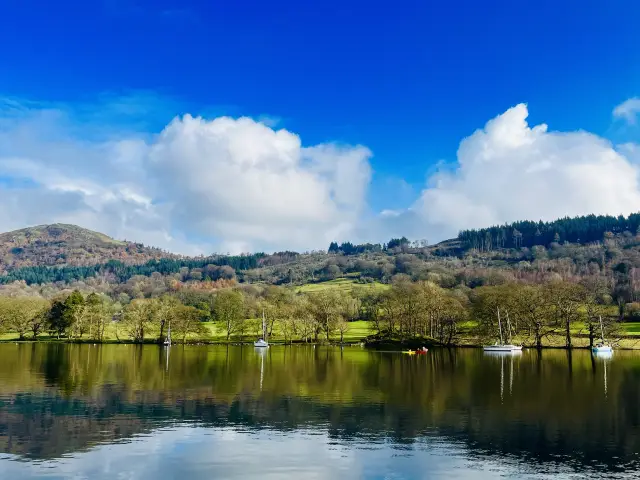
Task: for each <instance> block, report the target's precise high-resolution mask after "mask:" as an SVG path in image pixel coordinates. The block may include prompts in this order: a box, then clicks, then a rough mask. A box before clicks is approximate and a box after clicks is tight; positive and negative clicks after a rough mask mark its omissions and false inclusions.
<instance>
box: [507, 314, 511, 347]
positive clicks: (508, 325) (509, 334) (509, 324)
mask: <svg viewBox="0 0 640 480" xmlns="http://www.w3.org/2000/svg"><path fill="white" fill-rule="evenodd" d="M507 333H508V335H507V337H508V340H507V341H508V342H509V343H511V322H510V321H509V310H507Z"/></svg>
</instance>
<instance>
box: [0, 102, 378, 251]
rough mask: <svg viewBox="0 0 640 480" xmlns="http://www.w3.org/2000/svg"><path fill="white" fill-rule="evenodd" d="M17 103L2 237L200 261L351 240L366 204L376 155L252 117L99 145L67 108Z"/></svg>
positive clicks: (2, 152) (5, 162) (4, 159)
mask: <svg viewBox="0 0 640 480" xmlns="http://www.w3.org/2000/svg"><path fill="white" fill-rule="evenodd" d="M11 107H12V110H11V120H12V121H11V122H0V180H2V179H3V178H4V179H5V182H2V183H0V201H2V203H3V206H5V208H3V212H2V213H0V231H6V230H9V229H13V228H20V227H23V226H26V225H30V224H38V223H53V222H66V223H77V224H79V225H81V226H84V227H87V228H92V229H95V230H99V231H102V232H105V233H107V234H109V235H112V236H115V237H117V238H127V239H130V240H137V241H142V242H145V243H147V244H151V245H157V246H161V247H164V248H167V249H171V250H173V251H179V252H182V253H190V254H193V253H208V252H211V251H212V250H218V251H231V252H236V253H237V252H239V251H240V249H242V250H245V251H246V250H256V249H266V250H278V249H285V248H295V249H300V250H304V249H308V248H324V247H326V245H327V244H328V243H329V241H330V240H332V239H333V238H336V237H342V238H346V237H348V236H349V235H350V232H351V230H352V229H353V228H354V226H355V224H356V222H357V220H358V218H359V215H360V212H361V211H362V209H363V208H364V207H365V201H364V199H365V195H366V190H367V186H368V184H369V179H370V175H371V172H370V167H369V162H368V159H369V157H370V156H371V152H370V151H369V150H368V149H366V148H365V147H360V146H356V147H352V146H337V145H316V146H312V147H303V146H302V142H301V140H300V138H299V137H298V136H297V135H295V134H293V133H291V132H289V131H287V130H284V129H281V130H274V129H272V128H270V127H269V126H267V125H265V124H263V123H260V122H257V121H254V120H252V119H250V118H238V119H233V118H229V117H219V118H216V119H213V120H206V119H203V118H194V117H192V116H190V115H185V116H184V117H182V118H175V119H174V120H173V121H172V122H171V123H169V124H168V125H167V126H166V127H165V128H164V129H163V130H162V132H161V133H160V134H158V135H156V136H154V137H150V136H149V135H148V134H137V133H132V132H127V133H125V134H124V135H120V136H118V135H116V134H115V133H114V132H113V131H109V132H108V134H106V135H103V136H102V138H100V137H99V136H97V135H92V140H91V141H88V140H86V139H82V138H78V137H76V136H75V135H73V132H74V131H75V127H76V125H75V124H74V122H73V120H74V119H73V118H72V117H71V116H70V114H69V113H68V112H66V111H64V110H63V109H60V108H57V107H56V108H40V109H38V108H29V107H24V108H21V109H18V110H17V107H16V106H15V105H11ZM16 111H19V113H20V114H19V115H16V114H15V112H16ZM5 118H7V115H6V114H5ZM88 128H91V129H92V131H93V132H94V133H95V131H96V130H99V129H96V128H95V125H93V124H91V125H90V127H88ZM25 184H26V185H25ZM12 206H13V207H12ZM196 239H202V240H196Z"/></svg>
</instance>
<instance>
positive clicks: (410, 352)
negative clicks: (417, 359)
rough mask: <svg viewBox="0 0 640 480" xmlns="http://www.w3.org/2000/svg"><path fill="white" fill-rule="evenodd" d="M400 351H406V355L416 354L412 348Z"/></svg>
mask: <svg viewBox="0 0 640 480" xmlns="http://www.w3.org/2000/svg"><path fill="white" fill-rule="evenodd" d="M402 353H406V354H407V355H415V354H416V352H414V351H413V350H407V351H405V352H402Z"/></svg>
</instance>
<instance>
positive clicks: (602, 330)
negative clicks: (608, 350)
mask: <svg viewBox="0 0 640 480" xmlns="http://www.w3.org/2000/svg"><path fill="white" fill-rule="evenodd" d="M600 335H602V343H604V327H603V326H602V315H600Z"/></svg>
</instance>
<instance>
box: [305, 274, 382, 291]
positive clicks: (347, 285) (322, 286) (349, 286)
mask: <svg viewBox="0 0 640 480" xmlns="http://www.w3.org/2000/svg"><path fill="white" fill-rule="evenodd" d="M388 288H390V287H389V285H385V284H384V283H379V282H375V283H357V282H356V281H355V280H352V279H350V278H338V279H336V280H329V281H328V282H319V283H307V284H305V285H302V286H300V287H298V288H296V292H298V293H316V292H322V291H326V290H340V291H343V292H351V291H353V289H362V290H364V291H366V290H367V289H373V290H386V289H388Z"/></svg>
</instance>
